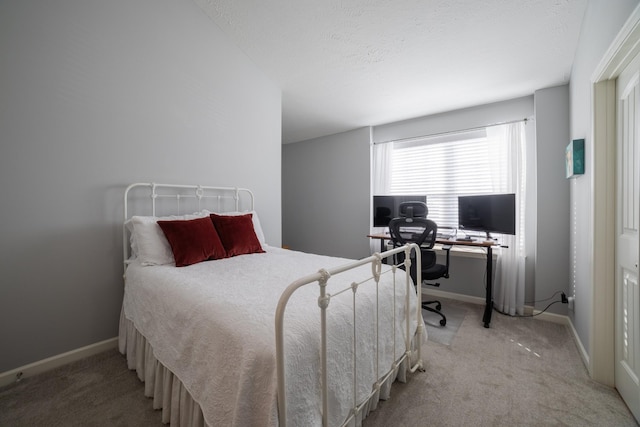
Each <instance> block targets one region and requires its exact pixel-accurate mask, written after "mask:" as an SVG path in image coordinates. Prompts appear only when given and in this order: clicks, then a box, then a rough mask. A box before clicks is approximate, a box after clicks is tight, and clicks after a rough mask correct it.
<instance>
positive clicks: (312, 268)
mask: <svg viewBox="0 0 640 427" xmlns="http://www.w3.org/2000/svg"><path fill="white" fill-rule="evenodd" d="M266 249H267V252H266V253H264V254H252V255H243V256H238V257H233V258H229V259H223V260H217V261H209V262H203V263H199V264H195V265H192V266H189V267H181V268H176V267H173V266H168V265H164V266H146V267H145V266H141V265H139V264H137V263H135V262H134V263H132V264H131V265H130V266H129V267H128V269H127V274H126V285H125V297H124V302H123V307H124V314H125V316H126V318H127V319H129V320H131V321H132V322H133V323H134V324H135V326H136V328H137V329H138V331H140V333H142V335H144V336H145V337H146V339H147V340H148V341H149V343H150V344H151V345H152V347H153V349H154V354H155V357H156V358H157V359H158V360H159V361H160V362H161V363H162V364H164V365H165V366H166V367H167V368H169V369H170V370H171V371H172V372H173V373H174V374H175V375H176V376H177V377H178V378H180V380H181V381H182V383H183V384H184V386H185V387H186V388H187V390H189V392H190V393H191V395H192V396H193V398H194V400H195V401H197V402H198V403H199V404H200V406H201V408H202V411H203V414H204V417H205V420H206V422H207V423H208V424H209V425H212V426H214V425H215V426H217V425H224V426H252V425H253V426H264V425H272V426H276V425H277V398H276V362H275V338H274V336H275V332H274V329H275V326H274V315H275V310H276V305H277V302H278V299H279V297H280V294H281V293H282V291H283V290H284V289H285V288H286V287H287V286H288V285H289V284H290V283H291V282H293V281H294V280H296V279H298V278H300V277H302V276H306V275H308V274H311V273H315V272H317V271H318V270H319V269H320V268H331V267H334V266H338V265H343V264H345V263H348V262H350V261H349V260H345V259H341V258H332V257H325V256H319V255H311V254H305V253H301V252H295V251H288V250H283V249H279V248H273V247H267V248H266ZM384 267H385V268H386V266H384ZM383 269H384V268H383ZM370 275H371V268H370V267H369V266H365V267H361V268H359V269H357V270H356V271H349V272H346V273H344V274H342V275H338V276H336V277H335V278H332V279H331V280H330V282H329V286H328V288H327V290H328V292H329V293H336V289H337V288H340V289H341V288H344V287H347V286H349V284H350V283H351V282H353V281H362V279H363V278H364V277H369V276H370ZM391 276H392V275H391V274H385V275H383V279H382V281H388V280H392V277H391ZM403 278H404V272H402V271H400V272H399V275H398V279H397V280H398V286H397V290H396V299H395V300H396V301H395V312H396V316H397V317H398V319H403V318H404V313H405V311H404V307H403V305H404V301H405V299H404V298H405V297H404V295H405V289H404V286H403V285H401V279H403ZM374 289H375V284H374V282H373V281H369V282H367V283H366V284H364V285H362V286H360V288H359V289H358V292H357V295H358V298H357V301H358V302H357V313H358V314H357V317H358V324H359V325H362V327H359V329H358V331H357V334H358V337H357V342H358V345H357V351H358V352H359V353H360V354H372V352H373V351H374V346H375V342H376V338H375V337H376V335H375V317H374V316H375V299H374V296H375V290H374ZM381 295H382V296H383V299H385V300H386V301H389V302H392V301H393V298H391V296H392V295H393V288H392V287H391V286H385V287H384V289H383V290H381ZM410 295H411V325H410V328H411V331H412V334H413V333H414V332H415V330H416V327H417V320H416V298H415V293H414V292H410ZM317 296H318V286H317V285H315V284H314V285H308V286H307V287H305V288H303V289H301V290H300V291H299V292H298V293H296V294H294V297H293V298H292V300H291V302H290V303H289V306H288V308H287V317H286V321H285V330H286V331H287V335H286V342H287V347H286V353H287V358H286V366H287V368H286V369H287V383H288V390H289V393H288V394H287V396H288V405H289V406H288V411H287V412H288V420H289V425H292V426H304V425H320V408H321V400H320V392H319V390H320V389H319V375H320V373H319V366H318V360H317V357H318V354H319V350H316V349H319V347H320V342H319V336H320V333H319V318H320V315H319V313H320V311H319V308H318V305H317ZM352 298H353V293H352V292H351V290H349V291H347V292H345V293H343V294H340V295H338V296H337V297H335V298H333V299H332V300H331V303H330V306H329V318H330V321H329V325H330V328H331V329H330V331H331V332H330V336H329V351H330V361H331V362H330V364H329V367H330V372H331V373H330V377H329V382H330V384H331V385H330V387H331V388H330V390H331V391H330V407H329V408H330V413H331V417H330V425H335V424H338V423H340V422H342V420H343V419H344V418H345V417H346V415H347V414H348V412H349V409H350V405H351V404H352V400H353V398H352V395H353V391H352V387H351V378H352V374H351V370H352V368H351V366H352V357H351V347H352V343H353V340H352V334H353V331H352V327H351V326H349V325H350V324H351V323H352V316H353V315H352V309H351V307H352ZM365 307H368V308H367V309H365ZM380 312H381V313H382V314H381V319H380V321H379V324H380V325H381V330H380V334H381V336H382V334H386V335H393V333H392V331H391V329H392V327H391V318H392V316H393V312H394V307H393V305H390V304H384V305H381V306H380ZM404 328H405V323H404V321H403V320H398V325H397V327H396V338H395V353H394V345H393V342H388V339H387V338H385V340H386V341H383V339H382V338H380V340H379V341H380V345H381V348H383V350H382V351H381V353H382V356H381V358H380V368H379V369H378V372H377V374H376V366H375V363H374V362H375V361H374V362H372V363H364V362H360V361H359V362H358V365H357V366H358V369H357V372H358V376H357V378H358V390H357V395H358V396H359V398H360V397H361V396H366V394H367V393H369V392H370V391H371V389H372V384H373V383H374V382H375V378H376V376H381V375H384V374H386V373H387V371H388V370H389V366H390V364H391V361H392V360H393V359H394V358H398V357H400V355H401V354H402V353H403V351H404V341H403V340H404V338H403V333H404ZM385 343H387V344H388V345H384V344H385Z"/></svg>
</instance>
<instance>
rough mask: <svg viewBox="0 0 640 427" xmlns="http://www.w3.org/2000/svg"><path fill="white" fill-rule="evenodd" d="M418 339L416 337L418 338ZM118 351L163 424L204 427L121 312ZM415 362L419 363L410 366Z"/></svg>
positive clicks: (381, 396)
mask: <svg viewBox="0 0 640 427" xmlns="http://www.w3.org/2000/svg"><path fill="white" fill-rule="evenodd" d="M414 338H415V337H414ZM415 344H416V340H415V339H414V340H413V343H412V354H413V355H414V356H416V355H417V352H416V351H415ZM118 349H119V351H120V353H122V354H123V355H124V356H125V357H126V359H127V367H128V368H129V369H130V370H135V371H136V373H137V375H138V378H139V379H140V381H142V382H143V383H144V395H145V396H146V397H150V398H153V409H162V423H164V424H170V425H171V426H172V427H204V426H207V423H205V421H204V416H203V414H202V409H201V408H200V405H199V404H198V403H197V402H196V401H195V400H193V398H192V397H191V394H190V393H189V391H188V390H187V389H186V388H185V387H184V385H183V384H182V382H181V381H180V380H179V379H178V377H176V376H175V375H174V374H173V372H171V371H170V370H169V369H168V368H166V367H165V366H164V365H163V364H162V363H160V362H159V361H158V359H156V358H155V356H154V354H153V347H151V344H149V342H148V341H147V339H146V338H145V337H144V336H143V335H142V334H141V333H140V332H138V330H137V329H136V327H135V325H134V324H133V322H131V321H130V320H128V319H127V318H126V316H125V315H124V310H122V311H121V313H120V332H119V336H118ZM413 363H415V360H413V361H411V363H410V364H413ZM410 364H409V363H408V362H407V361H406V360H405V361H403V362H402V363H401V364H400V365H398V366H397V367H396V368H395V369H393V371H392V372H390V375H389V376H388V377H387V378H386V381H384V382H382V383H381V384H380V390H379V393H375V394H374V395H373V396H371V398H370V399H369V401H368V402H366V404H364V406H363V408H362V410H361V412H360V414H359V416H358V417H357V419H356V420H354V422H353V423H351V425H355V426H357V427H361V426H362V421H363V420H364V419H365V418H366V417H367V415H368V414H369V413H370V412H371V411H374V410H375V409H376V408H377V406H378V401H380V400H387V399H388V398H389V397H390V395H391V385H392V383H393V382H394V381H395V380H398V381H400V382H403V383H404V382H406V380H407V371H408V367H409V366H410Z"/></svg>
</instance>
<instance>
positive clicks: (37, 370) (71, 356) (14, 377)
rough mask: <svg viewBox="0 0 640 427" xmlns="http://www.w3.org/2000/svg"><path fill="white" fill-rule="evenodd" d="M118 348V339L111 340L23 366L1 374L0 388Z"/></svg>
mask: <svg viewBox="0 0 640 427" xmlns="http://www.w3.org/2000/svg"><path fill="white" fill-rule="evenodd" d="M117 346H118V337H115V338H110V339H108V340H104V341H101V342H97V343H95V344H91V345H88V346H86V347H81V348H77V349H75V350H71V351H68V352H66V353H62V354H58V355H56V356H52V357H48V358H46V359H43V360H39V361H37V362H34V363H30V364H28V365H24V366H21V367H19V368H16V369H12V370H10V371H7V372H2V373H0V387H4V386H7V385H9V384H11V383H14V382H17V381H20V380H21V379H23V378H28V377H32V376H34V375H37V374H41V373H43V372H46V371H50V370H51V369H54V368H57V367H59V366H63V365H66V364H67V363H71V362H75V361H76V360H80V359H84V358H85V357H89V356H93V355H94V354H98V353H102V352H103V351H107V350H110V349H112V348H116V347H117Z"/></svg>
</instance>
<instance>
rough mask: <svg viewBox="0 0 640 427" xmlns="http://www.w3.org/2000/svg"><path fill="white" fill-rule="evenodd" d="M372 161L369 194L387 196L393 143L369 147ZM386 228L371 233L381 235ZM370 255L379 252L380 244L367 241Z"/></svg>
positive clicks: (377, 228) (374, 240)
mask: <svg viewBox="0 0 640 427" xmlns="http://www.w3.org/2000/svg"><path fill="white" fill-rule="evenodd" d="M371 158H372V161H373V164H372V167H371V171H372V176H371V193H372V194H373V195H384V194H389V190H390V188H391V167H392V163H393V143H388V144H375V145H373V146H372V147H371ZM385 228H386V227H372V229H371V232H372V233H381V232H383V231H384V229H385ZM369 240H370V242H369V247H370V249H371V253H372V254H373V253H375V252H379V251H380V242H379V241H378V240H376V239H369Z"/></svg>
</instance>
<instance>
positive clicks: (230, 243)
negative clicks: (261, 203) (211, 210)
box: [211, 213, 264, 256]
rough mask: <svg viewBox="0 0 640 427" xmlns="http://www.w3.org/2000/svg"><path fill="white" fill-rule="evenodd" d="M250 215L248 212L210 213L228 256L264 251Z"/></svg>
mask: <svg viewBox="0 0 640 427" xmlns="http://www.w3.org/2000/svg"><path fill="white" fill-rule="evenodd" d="M251 217H252V214H250V213H249V214H246V215H233V216H232V215H216V214H211V221H212V222H213V225H214V226H215V227H216V231H217V232H218V235H219V236H220V240H221V241H222V245H223V246H224V248H225V250H226V251H227V255H228V256H234V255H242V254H254V253H262V252H264V250H262V246H261V245H260V241H259V240H258V237H257V236H256V232H255V230H254V229H253V221H252V219H251Z"/></svg>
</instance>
